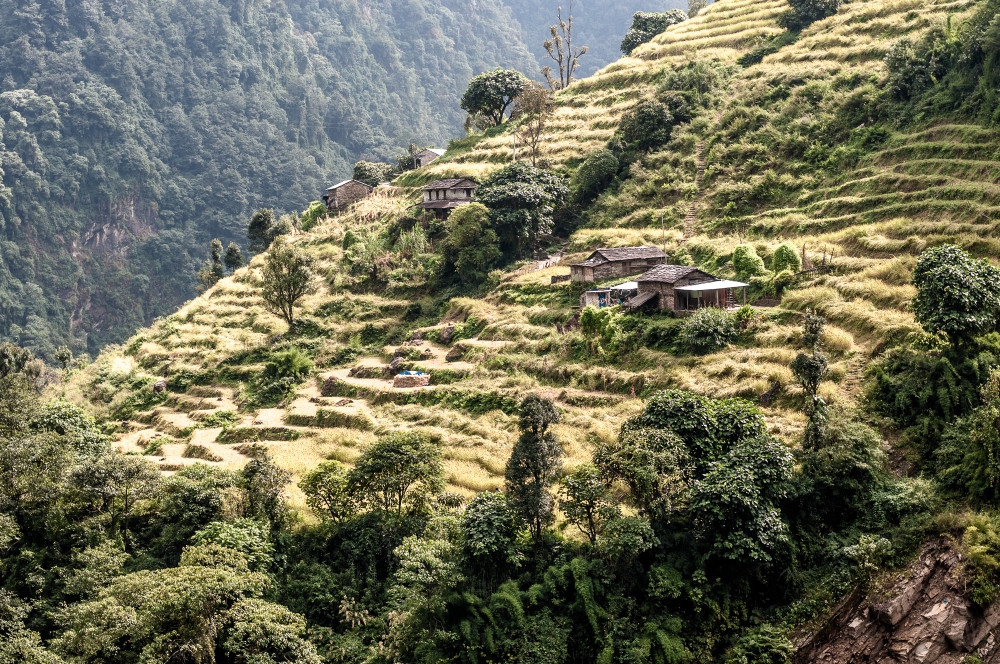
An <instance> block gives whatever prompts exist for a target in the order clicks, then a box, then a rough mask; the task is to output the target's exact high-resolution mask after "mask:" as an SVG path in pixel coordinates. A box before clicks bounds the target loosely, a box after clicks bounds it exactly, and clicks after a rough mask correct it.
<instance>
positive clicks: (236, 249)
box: [223, 242, 243, 272]
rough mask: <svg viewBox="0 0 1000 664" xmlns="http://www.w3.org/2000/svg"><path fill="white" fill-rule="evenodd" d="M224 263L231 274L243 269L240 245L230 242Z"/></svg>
mask: <svg viewBox="0 0 1000 664" xmlns="http://www.w3.org/2000/svg"><path fill="white" fill-rule="evenodd" d="M223 261H224V262H225V264H226V269H227V270H229V271H230V272H235V271H236V270H238V269H240V268H241V267H243V251H242V250H241V249H240V245H238V244H236V243H235V242H230V243H229V246H228V247H226V255H225V258H224V259H223Z"/></svg>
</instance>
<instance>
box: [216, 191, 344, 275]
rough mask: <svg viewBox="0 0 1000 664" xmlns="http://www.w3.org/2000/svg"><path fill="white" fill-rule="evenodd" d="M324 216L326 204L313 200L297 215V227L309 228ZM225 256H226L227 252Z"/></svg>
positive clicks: (305, 229) (306, 229)
mask: <svg viewBox="0 0 1000 664" xmlns="http://www.w3.org/2000/svg"><path fill="white" fill-rule="evenodd" d="M325 216H326V205H324V204H323V201H313V202H312V203H310V204H309V207H307V208H306V209H305V210H303V211H302V214H301V215H300V216H299V227H300V228H301V229H302V230H304V231H308V230H311V229H312V228H313V227H314V226H315V225H316V224H317V223H319V220H320V219H322V218H323V217H325ZM227 258H228V252H227ZM227 265H228V263H227ZM237 267H239V266H237ZM234 269H235V268H234Z"/></svg>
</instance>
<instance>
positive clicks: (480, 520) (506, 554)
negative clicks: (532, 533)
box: [462, 491, 521, 591]
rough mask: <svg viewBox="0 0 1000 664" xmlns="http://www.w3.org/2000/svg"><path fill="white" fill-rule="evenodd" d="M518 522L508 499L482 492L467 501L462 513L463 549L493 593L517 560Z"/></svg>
mask: <svg viewBox="0 0 1000 664" xmlns="http://www.w3.org/2000/svg"><path fill="white" fill-rule="evenodd" d="M520 530H521V525H520V520H519V519H518V517H517V514H516V513H515V512H514V509H513V507H512V506H511V504H510V501H509V500H508V499H507V496H505V495H504V494H502V493H500V492H499V491H484V492H482V493H480V494H477V495H476V497H475V498H473V499H472V500H471V501H469V504H468V506H466V508H465V512H464V513H463V514H462V536H463V539H462V541H463V545H464V549H465V551H466V553H467V555H468V557H469V559H470V561H471V566H472V568H473V570H474V572H473V573H474V574H476V576H477V577H478V578H479V579H480V580H481V582H482V583H483V584H484V585H485V586H486V588H487V590H489V591H493V590H494V589H495V588H496V585H497V582H498V581H499V579H500V578H502V576H503V574H504V572H506V571H507V570H508V569H510V568H511V567H513V566H514V565H516V564H517V563H518V562H519V561H520V552H519V551H518V548H517V534H518V532H519V531H520Z"/></svg>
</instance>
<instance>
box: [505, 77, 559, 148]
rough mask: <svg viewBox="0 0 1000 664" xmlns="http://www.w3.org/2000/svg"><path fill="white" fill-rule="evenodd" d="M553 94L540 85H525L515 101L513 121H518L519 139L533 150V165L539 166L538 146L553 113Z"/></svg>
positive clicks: (531, 83) (532, 83)
mask: <svg viewBox="0 0 1000 664" xmlns="http://www.w3.org/2000/svg"><path fill="white" fill-rule="evenodd" d="M552 106H553V102H552V93H551V92H549V91H548V90H547V89H545V86H544V85H541V84H540V83H535V82H530V83H525V85H524V90H522V91H521V94H519V95H518V96H517V99H515V100H514V110H513V112H512V113H511V119H513V120H516V121H518V123H519V124H518V126H517V137H518V139H520V140H521V141H522V143H523V144H524V145H525V146H526V147H527V148H528V149H529V150H531V165H532V166H538V144H539V142H540V141H541V138H542V131H543V130H544V129H545V124H546V122H547V121H548V118H549V115H550V114H551V113H552Z"/></svg>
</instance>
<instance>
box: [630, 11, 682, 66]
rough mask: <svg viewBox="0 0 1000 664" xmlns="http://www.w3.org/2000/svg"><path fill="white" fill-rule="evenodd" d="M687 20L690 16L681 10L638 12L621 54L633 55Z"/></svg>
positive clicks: (633, 19) (634, 16) (633, 17)
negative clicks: (642, 46) (640, 47)
mask: <svg viewBox="0 0 1000 664" xmlns="http://www.w3.org/2000/svg"><path fill="white" fill-rule="evenodd" d="M696 13H697V12H696ZM687 19H688V15H687V14H685V13H684V12H683V11H681V10H680V9H671V10H669V11H665V12H636V13H635V14H634V15H633V16H632V27H630V28H629V31H628V32H627V33H625V38H624V39H622V45H621V52H622V53H624V54H625V55H632V51H634V50H635V49H636V48H638V47H639V46H641V45H642V44H645V43H646V42H649V41H652V39H653V37H655V36H656V35H658V34H660V33H661V32H663V31H664V30H666V29H667V28H669V27H670V26H671V25H676V24H678V23H682V22H684V21H686V20H687Z"/></svg>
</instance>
